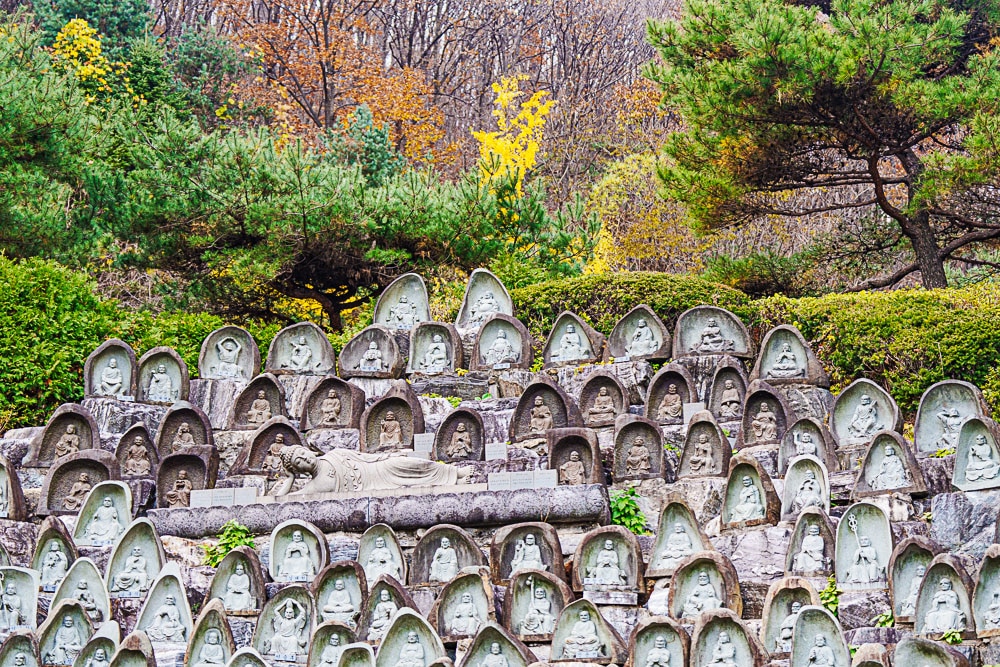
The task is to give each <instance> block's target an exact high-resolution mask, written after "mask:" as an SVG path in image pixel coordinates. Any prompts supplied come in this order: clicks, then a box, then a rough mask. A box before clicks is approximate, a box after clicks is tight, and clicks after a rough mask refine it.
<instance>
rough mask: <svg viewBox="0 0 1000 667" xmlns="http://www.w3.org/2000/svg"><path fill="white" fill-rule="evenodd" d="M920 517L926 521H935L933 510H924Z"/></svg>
mask: <svg viewBox="0 0 1000 667" xmlns="http://www.w3.org/2000/svg"><path fill="white" fill-rule="evenodd" d="M920 518H921V519H923V520H924V521H933V520H934V513H933V512H924V513H923V514H921V515H920Z"/></svg>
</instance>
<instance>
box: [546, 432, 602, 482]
mask: <svg viewBox="0 0 1000 667" xmlns="http://www.w3.org/2000/svg"><path fill="white" fill-rule="evenodd" d="M545 438H546V441H547V443H548V452H549V462H548V467H549V470H556V471H558V476H559V485H560V486H575V485H578V484H603V483H604V467H603V466H602V465H601V447H600V445H599V444H598V441H597V434H596V433H595V432H594V431H593V430H592V429H589V428H553V429H549V430H548V431H546V433H545Z"/></svg>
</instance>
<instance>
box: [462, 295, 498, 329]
mask: <svg viewBox="0 0 1000 667" xmlns="http://www.w3.org/2000/svg"><path fill="white" fill-rule="evenodd" d="M499 311H500V304H498V303H497V298H496V296H494V294H493V292H492V291H490V290H487V291H486V292H483V293H482V294H481V295H480V296H479V298H478V299H476V303H475V304H473V306H472V312H471V313H470V315H469V324H473V325H477V326H478V325H481V324H482V323H483V322H485V321H486V320H487V319H488V318H489V317H490V316H491V315H493V313H496V312H499Z"/></svg>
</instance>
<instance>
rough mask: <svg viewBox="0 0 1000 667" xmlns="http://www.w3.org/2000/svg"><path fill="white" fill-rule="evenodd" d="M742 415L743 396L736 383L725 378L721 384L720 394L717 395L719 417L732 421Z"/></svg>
mask: <svg viewBox="0 0 1000 667" xmlns="http://www.w3.org/2000/svg"><path fill="white" fill-rule="evenodd" d="M742 416H743V397H742V396H740V390H739V389H737V388H736V383H734V382H733V381H732V380H726V381H725V382H724V383H723V385H722V395H721V396H720V397H719V419H721V420H723V421H732V420H736V419H739V418H740V417H742Z"/></svg>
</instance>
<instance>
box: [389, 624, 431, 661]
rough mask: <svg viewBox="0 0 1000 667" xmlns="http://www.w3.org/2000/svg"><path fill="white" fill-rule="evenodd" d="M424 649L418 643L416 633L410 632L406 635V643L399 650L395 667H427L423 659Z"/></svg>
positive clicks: (418, 639)
mask: <svg viewBox="0 0 1000 667" xmlns="http://www.w3.org/2000/svg"><path fill="white" fill-rule="evenodd" d="M424 655H425V652H424V647H423V644H421V643H420V638H419V637H418V636H417V633H416V632H414V631H413V630H410V631H409V632H407V633H406V643H404V644H403V648H401V649H399V658H398V659H397V660H396V667H427V661H426V659H425V657H424Z"/></svg>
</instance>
